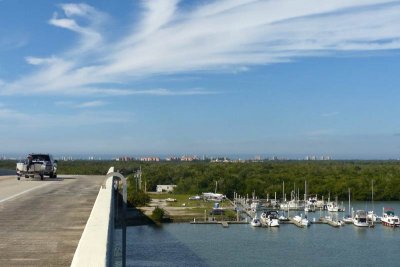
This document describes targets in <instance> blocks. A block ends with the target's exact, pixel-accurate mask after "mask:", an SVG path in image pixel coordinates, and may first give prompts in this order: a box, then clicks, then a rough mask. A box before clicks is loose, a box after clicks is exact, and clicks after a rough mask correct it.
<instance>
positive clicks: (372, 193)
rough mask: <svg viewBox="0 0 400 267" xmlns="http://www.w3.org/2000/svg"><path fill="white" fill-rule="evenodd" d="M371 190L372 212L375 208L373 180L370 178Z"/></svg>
mask: <svg viewBox="0 0 400 267" xmlns="http://www.w3.org/2000/svg"><path fill="white" fill-rule="evenodd" d="M371 190H372V192H371V195H372V212H374V210H375V207H374V180H372V189H371ZM372 216H373V215H372Z"/></svg>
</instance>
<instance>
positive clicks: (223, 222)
mask: <svg viewBox="0 0 400 267" xmlns="http://www.w3.org/2000/svg"><path fill="white" fill-rule="evenodd" d="M190 224H220V225H222V227H224V228H228V227H229V224H249V223H248V222H243V221H239V222H238V221H196V222H190Z"/></svg>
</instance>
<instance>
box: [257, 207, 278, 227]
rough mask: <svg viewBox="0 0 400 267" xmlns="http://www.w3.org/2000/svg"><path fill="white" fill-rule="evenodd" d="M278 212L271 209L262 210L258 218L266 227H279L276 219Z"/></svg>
mask: <svg viewBox="0 0 400 267" xmlns="http://www.w3.org/2000/svg"><path fill="white" fill-rule="evenodd" d="M278 216H279V214H278V212H277V211H274V210H271V211H264V212H263V213H262V214H261V217H260V220H261V223H262V225H265V226H267V227H279V219H278Z"/></svg>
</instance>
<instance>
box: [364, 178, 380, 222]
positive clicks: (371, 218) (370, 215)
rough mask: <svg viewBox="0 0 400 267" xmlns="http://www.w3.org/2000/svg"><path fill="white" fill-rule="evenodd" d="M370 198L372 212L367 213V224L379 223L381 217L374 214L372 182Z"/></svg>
mask: <svg viewBox="0 0 400 267" xmlns="http://www.w3.org/2000/svg"><path fill="white" fill-rule="evenodd" d="M371 196H372V210H370V211H368V214H367V220H368V222H371V223H372V224H374V223H375V222H380V221H381V217H379V216H378V215H376V214H375V213H374V180H372V186H371Z"/></svg>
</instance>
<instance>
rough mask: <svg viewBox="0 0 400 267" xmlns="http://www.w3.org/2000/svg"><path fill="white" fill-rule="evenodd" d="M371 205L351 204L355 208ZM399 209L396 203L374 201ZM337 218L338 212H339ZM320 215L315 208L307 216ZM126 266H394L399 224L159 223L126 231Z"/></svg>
mask: <svg viewBox="0 0 400 267" xmlns="http://www.w3.org/2000/svg"><path fill="white" fill-rule="evenodd" d="M366 205H368V206H370V203H360V202H359V203H355V205H354V206H355V209H359V208H363V209H365V207H366ZM374 206H375V211H376V213H377V214H378V215H381V211H382V207H383V206H386V207H389V206H390V207H392V208H395V211H397V213H396V214H399V213H400V204H399V202H391V203H375V205H374ZM340 214H341V215H340V217H341V216H342V215H343V213H340ZM313 217H316V218H318V217H319V212H316V213H310V214H309V218H311V219H312V218H313ZM127 244H128V245H127V265H128V266H251V265H253V266H266V265H273V266H293V265H296V266H338V265H343V264H344V265H346V266H376V265H379V266H381V265H391V266H399V264H400V254H399V253H398V251H399V249H400V228H397V229H392V228H389V227H384V226H382V225H377V226H376V227H375V228H358V227H355V226H353V225H346V226H344V227H341V228H333V227H331V226H328V225H317V224H315V225H311V226H310V227H309V228H304V229H301V228H297V227H296V226H294V225H281V227H279V228H253V227H251V226H250V225H230V226H229V228H223V227H222V226H221V225H191V224H188V223H181V224H164V225H163V226H161V227H154V226H153V227H152V226H138V227H130V228H128V231H127Z"/></svg>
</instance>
